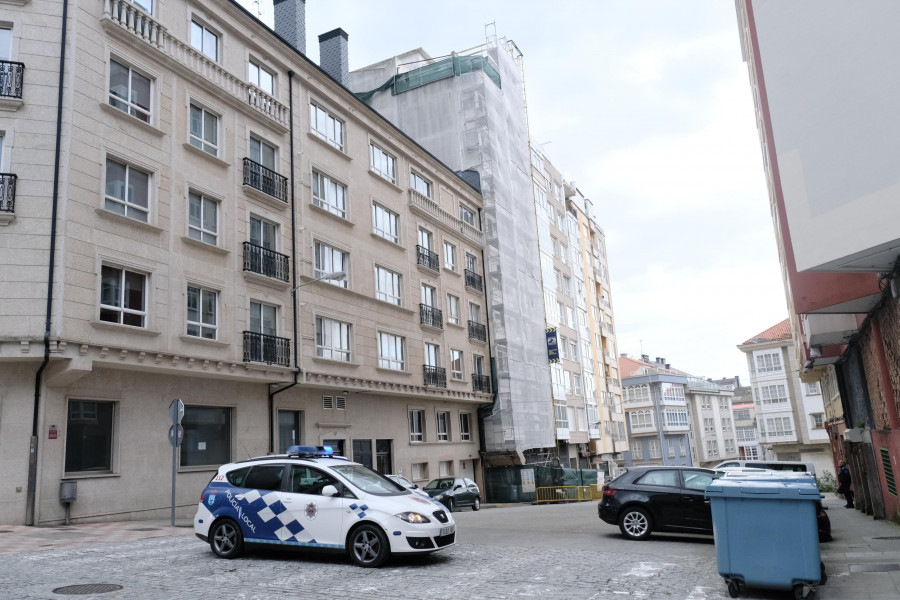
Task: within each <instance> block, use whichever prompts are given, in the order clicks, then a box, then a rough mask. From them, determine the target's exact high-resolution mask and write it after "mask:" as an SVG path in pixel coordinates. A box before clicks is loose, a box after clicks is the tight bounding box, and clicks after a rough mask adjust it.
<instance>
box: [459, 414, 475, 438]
mask: <svg viewBox="0 0 900 600" xmlns="http://www.w3.org/2000/svg"><path fill="white" fill-rule="evenodd" d="M470 421H471V415H469V413H459V439H460V440H461V441H463V442H469V441H472V430H471V427H470Z"/></svg>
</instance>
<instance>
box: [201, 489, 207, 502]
mask: <svg viewBox="0 0 900 600" xmlns="http://www.w3.org/2000/svg"><path fill="white" fill-rule="evenodd" d="M204 500H206V490H203V491H202V492H200V504H203V501H204Z"/></svg>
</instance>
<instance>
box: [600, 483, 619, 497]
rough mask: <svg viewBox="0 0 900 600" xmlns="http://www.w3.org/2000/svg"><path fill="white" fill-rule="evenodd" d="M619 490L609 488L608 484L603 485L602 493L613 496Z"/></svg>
mask: <svg viewBox="0 0 900 600" xmlns="http://www.w3.org/2000/svg"><path fill="white" fill-rule="evenodd" d="M617 491H619V490H617V489H616V488H611V487H609V486H608V485H604V486H603V495H604V496H615V495H616V492H617Z"/></svg>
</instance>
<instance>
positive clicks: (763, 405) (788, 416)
mask: <svg viewBox="0 0 900 600" xmlns="http://www.w3.org/2000/svg"><path fill="white" fill-rule="evenodd" d="M738 349H740V350H741V351H742V352H744V354H746V355H747V366H748V368H749V370H750V388H751V389H752V390H753V402H754V408H755V417H756V429H757V433H758V436H759V446H760V450H761V454H762V455H761V458H762V459H763V460H795V461H804V462H811V463H813V464H814V465H815V466H816V472H817V473H824V472H825V471H830V472H832V473H834V470H833V469H834V465H833V463H832V457H831V447H830V444H829V436H828V432H827V431H826V430H825V407H824V404H823V402H822V392H821V388H820V387H819V385H818V383H815V384H813V383H804V382H802V381H801V380H800V376H799V373H798V372H797V371H796V370H794V369H793V368H792V365H794V364H795V356H794V344H793V340H792V338H791V325H790V321H789V320H788V319H785V320H784V321H782V322H780V323H778V324H777V325H774V326H773V327H770V328H769V329H767V330H765V331H763V332H761V333H759V334H757V335H755V336H753V337H752V338H750V339H749V340H747V341H745V342H744V343H743V344H741V345H739V346H738Z"/></svg>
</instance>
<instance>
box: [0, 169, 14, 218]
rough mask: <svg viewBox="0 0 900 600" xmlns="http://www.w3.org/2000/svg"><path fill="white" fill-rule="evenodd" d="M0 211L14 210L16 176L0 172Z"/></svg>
mask: <svg viewBox="0 0 900 600" xmlns="http://www.w3.org/2000/svg"><path fill="white" fill-rule="evenodd" d="M0 212H10V213H11V212H16V176H15V175H13V174H12V173H0Z"/></svg>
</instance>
